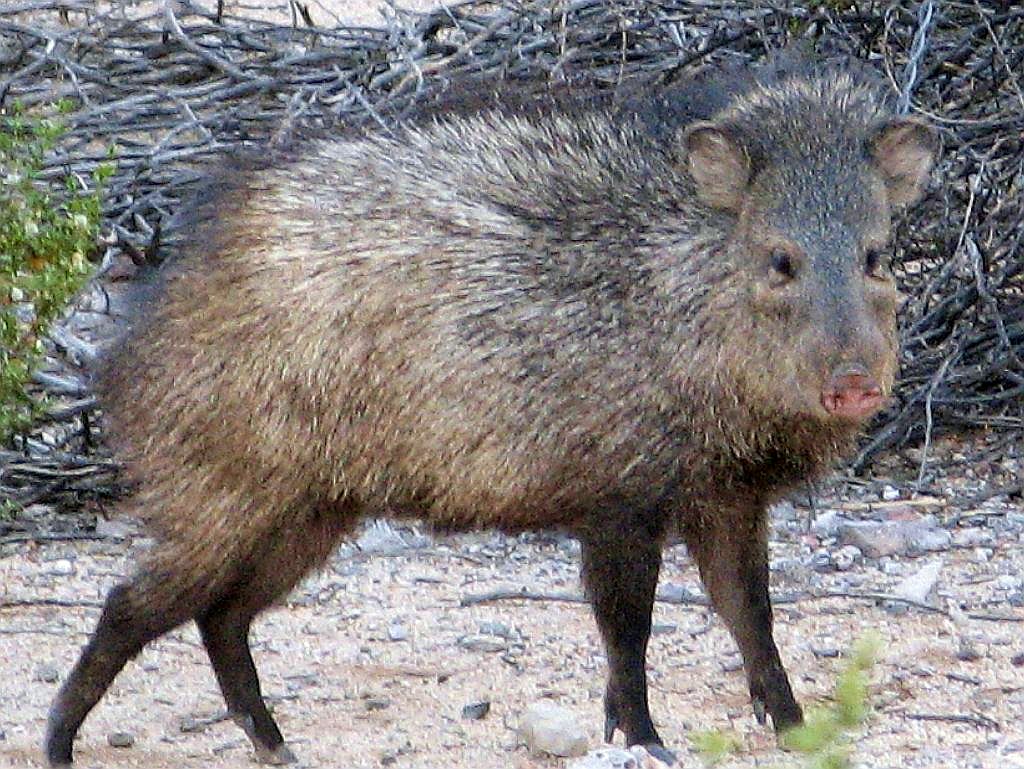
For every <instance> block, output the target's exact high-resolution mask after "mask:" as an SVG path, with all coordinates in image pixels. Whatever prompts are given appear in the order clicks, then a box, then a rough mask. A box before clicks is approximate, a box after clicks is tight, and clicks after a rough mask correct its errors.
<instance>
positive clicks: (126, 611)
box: [46, 568, 203, 766]
mask: <svg viewBox="0 0 1024 769" xmlns="http://www.w3.org/2000/svg"><path fill="white" fill-rule="evenodd" d="M167 581H168V580H167V579H165V578H163V577H161V576H160V575H159V574H158V573H156V572H155V571H153V570H151V569H146V568H143V569H140V571H139V572H138V573H137V574H136V575H135V576H134V577H132V578H131V579H129V580H128V581H126V582H122V583H121V584H119V585H117V586H115V587H114V588H113V589H112V590H111V591H110V593H109V595H108V596H107V601H106V604H105V605H104V607H103V613H102V615H101V616H100V621H99V624H98V625H97V627H96V630H95V632H94V633H93V635H92V637H91V638H90V639H89V643H88V644H87V645H86V647H85V649H84V650H83V651H82V655H81V657H80V658H79V660H78V664H76V665H75V667H74V669H73V670H72V671H71V674H70V675H69V676H68V679H67V681H66V682H65V683H64V686H63V687H61V690H60V693H59V694H58V695H57V698H56V700H54V703H53V706H52V707H51V708H50V719H49V724H48V727H47V734H46V757H47V759H48V761H49V762H50V765H51V766H66V765H69V764H70V763H71V743H72V741H73V740H74V737H75V734H76V732H77V731H78V728H79V727H80V726H81V725H82V722H83V721H84V720H85V717H86V716H87V715H88V714H89V711H90V710H92V708H93V706H94V705H95V704H96V703H97V702H98V701H99V699H100V697H102V696H103V693H104V692H105V691H106V690H107V687H109V686H110V684H111V682H112V681H113V680H114V677H115V676H116V675H117V674H118V673H119V672H120V671H121V669H122V668H123V667H124V666H125V663H127V662H128V660H130V659H131V658H133V657H135V656H136V655H137V654H138V653H139V652H140V651H141V650H142V647H143V646H145V645H146V644H147V643H149V642H150V641H152V640H153V639H154V638H157V637H158V636H161V635H163V634H164V633H166V632H168V631H170V630H173V629H174V628H176V627H177V626H178V625H181V624H183V623H185V622H187V621H188V620H189V619H191V618H192V617H193V616H194V614H195V611H196V608H195V607H196V605H197V604H201V603H202V601H203V597H202V593H201V591H199V590H195V589H193V590H188V589H184V590H181V591H180V592H178V593H176V594H170V593H169V592H168V591H167V590H165V589H163V585H164V584H165V583H166V582H167Z"/></svg>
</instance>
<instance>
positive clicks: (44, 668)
mask: <svg viewBox="0 0 1024 769" xmlns="http://www.w3.org/2000/svg"><path fill="white" fill-rule="evenodd" d="M36 680H37V681H42V682H43V683H47V684H53V683H56V682H57V681H59V680H60V671H59V670H58V669H57V666H56V665H50V664H45V663H44V664H42V665H40V666H39V667H37V668H36Z"/></svg>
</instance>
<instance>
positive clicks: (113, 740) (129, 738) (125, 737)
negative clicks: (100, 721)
mask: <svg viewBox="0 0 1024 769" xmlns="http://www.w3.org/2000/svg"><path fill="white" fill-rule="evenodd" d="M107 744H108V745H109V746H110V747H112V748H130V747H131V746H132V745H134V744H135V735H134V734H132V733H131V732H111V733H110V734H108V735H107Z"/></svg>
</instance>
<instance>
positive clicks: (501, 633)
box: [478, 621, 512, 638]
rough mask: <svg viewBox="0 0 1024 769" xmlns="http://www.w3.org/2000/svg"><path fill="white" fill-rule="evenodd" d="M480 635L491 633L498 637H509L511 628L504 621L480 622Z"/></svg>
mask: <svg viewBox="0 0 1024 769" xmlns="http://www.w3.org/2000/svg"><path fill="white" fill-rule="evenodd" d="M478 629H479V630H480V634H481V635H493V636H498V638H511V637H512V630H511V629H510V628H509V626H508V625H506V624H505V623H504V622H492V621H487V622H481V623H480V624H479V625H478Z"/></svg>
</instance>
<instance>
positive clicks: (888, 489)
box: [882, 484, 900, 502]
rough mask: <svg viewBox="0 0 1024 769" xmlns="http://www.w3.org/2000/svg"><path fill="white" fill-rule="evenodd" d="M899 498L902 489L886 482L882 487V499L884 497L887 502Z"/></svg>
mask: <svg viewBox="0 0 1024 769" xmlns="http://www.w3.org/2000/svg"><path fill="white" fill-rule="evenodd" d="M899 498H900V490H899V489H897V488H896V487H895V486H890V485H889V484H886V485H885V486H884V487H883V488H882V499H884V500H885V501H886V502H893V501H894V500H897V499H899Z"/></svg>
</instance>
